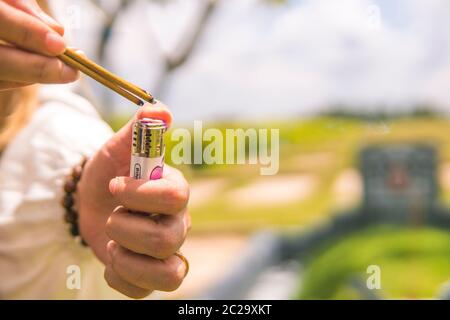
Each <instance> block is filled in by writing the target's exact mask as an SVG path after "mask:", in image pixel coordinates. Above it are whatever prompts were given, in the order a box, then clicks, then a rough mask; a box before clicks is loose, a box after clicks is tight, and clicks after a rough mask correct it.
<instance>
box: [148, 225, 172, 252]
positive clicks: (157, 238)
mask: <svg viewBox="0 0 450 320" xmlns="http://www.w3.org/2000/svg"><path fill="white" fill-rule="evenodd" d="M157 230H158V231H156V232H155V231H154V232H152V235H150V236H151V237H152V238H153V239H154V240H153V241H154V243H156V246H155V247H154V250H152V253H151V255H152V256H154V257H155V258H157V259H165V258H168V257H170V256H171V255H172V254H173V253H174V252H175V251H177V249H178V240H177V237H176V235H175V234H173V233H172V232H170V230H168V229H166V228H162V227H161V228H158V229H157Z"/></svg>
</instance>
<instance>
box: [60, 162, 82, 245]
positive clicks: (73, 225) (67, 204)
mask: <svg viewBox="0 0 450 320" xmlns="http://www.w3.org/2000/svg"><path fill="white" fill-rule="evenodd" d="M86 162H87V158H86V157H83V160H82V161H81V162H80V164H78V165H76V166H75V167H73V169H72V172H71V173H70V174H69V175H68V176H67V177H66V179H65V182H64V197H63V199H62V201H61V204H62V206H63V207H64V210H65V214H64V220H65V221H66V222H67V223H68V224H69V226H70V233H71V234H72V236H74V237H75V239H77V240H78V241H79V242H80V243H81V244H82V245H83V246H85V247H87V246H88V244H87V243H86V242H85V241H84V240H83V238H82V237H81V235H80V229H79V226H78V211H77V210H76V208H75V199H74V196H75V193H76V191H77V185H78V182H79V181H80V179H81V175H82V173H83V169H84V166H85V165H86Z"/></svg>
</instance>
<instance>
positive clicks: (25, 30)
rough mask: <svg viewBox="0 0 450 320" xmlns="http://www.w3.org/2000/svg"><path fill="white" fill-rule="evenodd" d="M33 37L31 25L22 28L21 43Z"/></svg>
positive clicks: (27, 41)
mask: <svg viewBox="0 0 450 320" xmlns="http://www.w3.org/2000/svg"><path fill="white" fill-rule="evenodd" d="M30 38H31V28H30V26H29V25H26V26H24V28H20V34H19V42H20V43H22V44H23V43H29V41H30Z"/></svg>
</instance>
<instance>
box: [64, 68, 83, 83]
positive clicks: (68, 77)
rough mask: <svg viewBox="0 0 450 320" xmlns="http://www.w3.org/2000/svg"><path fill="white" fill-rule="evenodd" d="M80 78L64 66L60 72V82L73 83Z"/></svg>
mask: <svg viewBox="0 0 450 320" xmlns="http://www.w3.org/2000/svg"><path fill="white" fill-rule="evenodd" d="M79 78H80V73H79V72H78V71H77V70H75V69H74V68H71V67H69V66H68V65H66V64H65V65H64V66H63V69H62V71H61V81H62V82H73V81H76V80H78V79H79Z"/></svg>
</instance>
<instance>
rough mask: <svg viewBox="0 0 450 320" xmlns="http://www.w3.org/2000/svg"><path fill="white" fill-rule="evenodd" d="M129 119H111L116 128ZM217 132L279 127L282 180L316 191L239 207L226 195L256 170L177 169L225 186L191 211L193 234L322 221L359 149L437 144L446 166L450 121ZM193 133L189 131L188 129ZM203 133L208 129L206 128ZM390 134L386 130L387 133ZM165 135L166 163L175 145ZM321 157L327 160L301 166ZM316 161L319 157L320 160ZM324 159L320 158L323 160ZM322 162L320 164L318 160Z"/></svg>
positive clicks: (308, 123)
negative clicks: (307, 183)
mask: <svg viewBox="0 0 450 320" xmlns="http://www.w3.org/2000/svg"><path fill="white" fill-rule="evenodd" d="M126 120H127V119H124V118H123V119H121V118H116V119H112V120H111V124H112V126H113V128H115V129H117V128H120V126H121V125H122V124H123V123H124V122H126ZM207 125H208V127H215V128H218V129H219V130H221V131H224V130H225V128H244V129H245V128H279V129H280V170H279V174H280V175H299V174H300V175H301V174H312V175H313V176H315V177H316V178H317V180H318V186H317V188H316V189H315V191H314V194H312V195H311V196H310V197H308V198H307V199H303V200H299V201H293V202H291V203H285V204H283V205H277V206H272V207H270V206H268V207H264V208H261V207H255V208H252V207H249V206H239V204H232V203H230V202H229V201H228V200H227V199H228V198H226V197H225V195H226V194H227V192H229V191H231V190H233V189H235V188H236V187H238V186H243V185H247V184H250V183H252V182H254V181H255V180H256V179H260V178H261V176H260V175H259V167H258V166H249V165H213V166H206V165H203V166H198V165H195V166H194V165H181V166H177V167H178V168H179V169H180V170H182V171H183V172H184V174H185V175H186V177H187V179H188V180H189V181H190V182H191V183H192V184H195V182H196V181H198V180H199V179H209V178H221V179H223V180H224V181H225V182H226V183H225V188H224V190H222V191H221V193H220V194H219V195H216V196H214V197H211V198H210V199H208V200H207V201H206V202H205V203H204V204H202V205H201V206H198V207H193V208H191V210H190V212H191V215H192V218H193V229H192V231H193V232H194V233H195V232H217V231H223V232H253V231H255V230H258V229H260V228H266V227H290V226H292V225H294V226H298V225H303V226H304V225H309V224H311V223H314V222H316V221H317V220H318V219H326V218H327V217H329V216H330V214H332V213H333V212H334V210H333V208H334V207H335V203H334V198H333V191H332V189H333V183H334V182H335V179H336V177H337V176H338V175H339V173H341V172H342V170H343V169H346V168H350V167H355V166H357V160H358V152H359V150H360V149H361V148H362V147H363V146H365V145H367V144H372V143H392V142H427V143H432V144H434V145H436V147H437V148H438V150H439V153H440V159H439V161H440V162H441V163H443V162H449V161H450V135H449V134H448V132H449V129H450V120H449V119H447V118H437V117H435V118H430V117H422V118H421V117H411V118H400V119H395V120H390V121H385V122H377V121H372V122H368V121H364V120H361V119H357V118H342V117H331V116H326V117H325V116H323V117H317V118H311V119H303V120H301V119H294V120H289V121H280V122H265V123H263V122H259V123H241V122H240V123H207ZM188 129H192V128H188ZM204 129H206V124H205V128H204ZM386 129H388V130H389V131H386ZM170 135H171V132H170V131H169V133H168V135H167V139H166V141H167V151H166V155H167V156H166V160H167V162H168V163H169V164H170V163H171V159H170V153H171V149H172V147H173V146H174V144H175V142H173V141H171V138H170ZM321 155H325V156H327V157H325V158H326V159H327V160H321V161H314V160H311V161H300V160H302V159H303V160H305V159H314V157H316V156H321ZM319 158H320V157H319ZM322 158H323V157H322ZM322 158H320V159H322ZM441 199H442V200H443V201H444V202H446V203H449V204H450V190H448V189H442V192H441Z"/></svg>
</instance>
